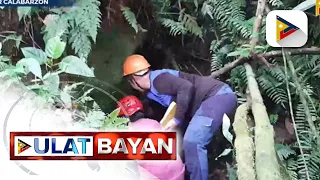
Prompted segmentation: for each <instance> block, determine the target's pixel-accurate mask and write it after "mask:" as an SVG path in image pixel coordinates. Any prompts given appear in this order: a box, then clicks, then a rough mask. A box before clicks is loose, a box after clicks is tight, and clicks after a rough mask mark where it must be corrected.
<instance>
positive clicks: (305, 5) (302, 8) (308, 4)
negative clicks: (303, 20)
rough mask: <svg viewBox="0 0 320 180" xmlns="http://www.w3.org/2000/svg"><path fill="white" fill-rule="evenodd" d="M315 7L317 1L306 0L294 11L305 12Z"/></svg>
mask: <svg viewBox="0 0 320 180" xmlns="http://www.w3.org/2000/svg"><path fill="white" fill-rule="evenodd" d="M315 5H316V1H315V0H306V1H303V2H302V3H300V4H298V5H297V6H296V7H294V8H293V9H292V10H300V11H305V10H308V9H310V8H312V7H313V6H315Z"/></svg>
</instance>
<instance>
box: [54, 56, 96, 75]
mask: <svg viewBox="0 0 320 180" xmlns="http://www.w3.org/2000/svg"><path fill="white" fill-rule="evenodd" d="M59 68H60V69H61V70H62V71H63V72H65V73H69V74H75V75H80V76H85V77H94V74H93V71H92V69H90V68H89V67H88V65H87V64H86V63H85V62H83V61H81V60H80V58H78V57H76V56H72V55H71V56H67V57H65V58H63V59H62V61H61V62H60V64H59Z"/></svg>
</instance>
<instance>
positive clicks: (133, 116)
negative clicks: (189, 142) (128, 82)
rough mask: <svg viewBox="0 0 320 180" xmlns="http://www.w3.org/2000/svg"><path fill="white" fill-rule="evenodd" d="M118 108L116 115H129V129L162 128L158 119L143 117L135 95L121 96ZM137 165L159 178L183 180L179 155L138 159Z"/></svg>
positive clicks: (140, 105)
mask: <svg viewBox="0 0 320 180" xmlns="http://www.w3.org/2000/svg"><path fill="white" fill-rule="evenodd" d="M118 108H120V112H119V114H118V116H127V117H129V119H130V123H129V129H130V130H137V131H139V130H140V131H141V130H143V131H160V130H162V127H161V124H160V123H159V122H158V121H156V120H152V119H147V118H145V115H144V112H143V105H142V103H141V102H140V100H139V99H138V98H137V97H135V96H126V97H124V98H122V99H121V100H120V101H119V104H118ZM138 165H139V166H140V167H142V168H144V169H145V170H147V171H148V172H149V173H151V174H153V175H154V176H156V177H157V178H158V179H159V180H184V171H185V167H184V164H183V162H182V160H181V158H180V157H179V156H178V157H177V160H176V161H155V162H152V161H150V162H145V161H138ZM140 174H141V173H140Z"/></svg>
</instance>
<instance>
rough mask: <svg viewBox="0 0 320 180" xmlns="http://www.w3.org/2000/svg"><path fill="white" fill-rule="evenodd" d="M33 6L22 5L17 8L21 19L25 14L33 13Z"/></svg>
mask: <svg viewBox="0 0 320 180" xmlns="http://www.w3.org/2000/svg"><path fill="white" fill-rule="evenodd" d="M31 9H32V7H31V6H21V7H18V8H17V12H18V16H19V21H21V19H22V18H23V17H25V16H30V14H31Z"/></svg>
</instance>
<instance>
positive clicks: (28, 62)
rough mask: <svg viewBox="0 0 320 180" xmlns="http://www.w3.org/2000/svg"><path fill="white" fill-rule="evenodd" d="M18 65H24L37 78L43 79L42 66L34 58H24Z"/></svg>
mask: <svg viewBox="0 0 320 180" xmlns="http://www.w3.org/2000/svg"><path fill="white" fill-rule="evenodd" d="M17 65H18V66H19V65H22V66H24V67H26V68H27V69H28V70H29V71H30V72H32V73H33V74H34V75H35V76H37V77H38V78H40V79H42V72H41V67H40V64H39V62H38V61H37V60H35V59H34V58H23V59H21V60H20V61H18V63H17Z"/></svg>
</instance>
